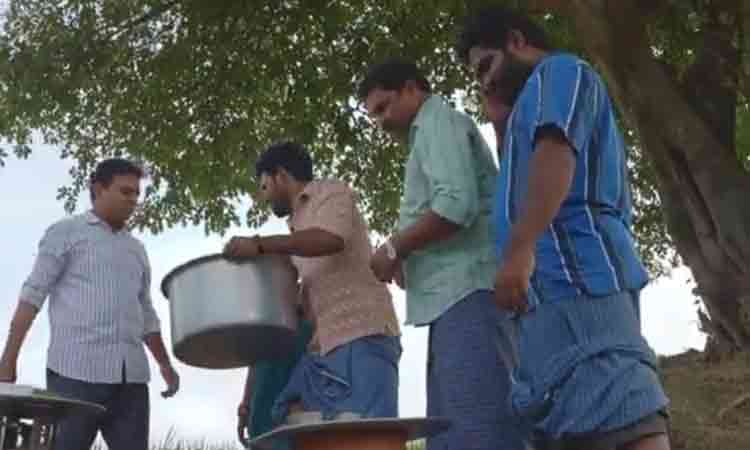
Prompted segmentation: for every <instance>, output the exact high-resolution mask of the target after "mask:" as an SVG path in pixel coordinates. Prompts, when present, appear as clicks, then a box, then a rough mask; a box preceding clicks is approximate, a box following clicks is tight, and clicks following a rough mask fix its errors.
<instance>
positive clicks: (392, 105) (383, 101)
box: [365, 87, 416, 135]
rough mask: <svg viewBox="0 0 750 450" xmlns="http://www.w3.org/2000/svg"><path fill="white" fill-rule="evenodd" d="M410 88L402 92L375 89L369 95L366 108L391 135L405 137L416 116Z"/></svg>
mask: <svg viewBox="0 0 750 450" xmlns="http://www.w3.org/2000/svg"><path fill="white" fill-rule="evenodd" d="M409 89H410V88H408V87H404V88H403V89H401V90H400V91H389V90H384V89H380V88H375V89H373V90H372V91H370V93H369V94H367V98H366V99H365V108H367V113H368V114H369V115H370V118H372V119H373V120H374V121H375V123H377V125H378V126H379V127H380V128H382V129H383V130H385V131H386V132H388V133H390V134H397V135H403V134H404V133H405V132H406V131H408V129H409V125H410V124H411V121H412V119H413V118H414V115H415V114H416V110H415V106H414V104H415V103H414V102H412V101H410V97H409V92H408V91H409Z"/></svg>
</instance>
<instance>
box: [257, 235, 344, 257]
mask: <svg viewBox="0 0 750 450" xmlns="http://www.w3.org/2000/svg"><path fill="white" fill-rule="evenodd" d="M259 241H260V245H261V247H262V248H263V253H273V254H282V255H295V256H306V257H316V256H328V255H333V254H335V253H339V252H341V251H342V250H344V240H343V239H342V238H340V237H339V236H336V235H335V234H333V233H329V232H327V231H323V230H320V229H314V228H313V229H309V230H301V231H295V232H292V233H291V234H288V235H273V236H264V237H261V238H259Z"/></svg>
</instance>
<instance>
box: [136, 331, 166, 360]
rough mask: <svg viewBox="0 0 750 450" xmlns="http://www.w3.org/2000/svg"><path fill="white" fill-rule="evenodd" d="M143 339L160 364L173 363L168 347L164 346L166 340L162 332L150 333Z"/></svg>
mask: <svg viewBox="0 0 750 450" xmlns="http://www.w3.org/2000/svg"><path fill="white" fill-rule="evenodd" d="M143 341H144V342H145V343H146V347H148V350H149V351H150V352H151V355H153V357H154V359H155V360H156V362H157V363H158V364H159V365H160V366H169V365H171V364H172V363H171V361H170V360H169V353H167V348H166V347H165V346H164V340H163V339H162V337H161V333H159V332H157V333H149V334H147V335H146V336H145V337H144V338H143Z"/></svg>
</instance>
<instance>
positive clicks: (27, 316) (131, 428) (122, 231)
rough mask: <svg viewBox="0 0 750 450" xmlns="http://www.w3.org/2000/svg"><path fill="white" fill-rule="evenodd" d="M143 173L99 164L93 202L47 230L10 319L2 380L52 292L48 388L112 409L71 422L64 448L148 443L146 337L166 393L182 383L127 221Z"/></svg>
mask: <svg viewBox="0 0 750 450" xmlns="http://www.w3.org/2000/svg"><path fill="white" fill-rule="evenodd" d="M142 176H143V172H142V171H141V169H140V168H139V167H137V166H136V165H134V164H133V163H131V162H129V161H127V160H124V159H117V158H115V159H108V160H105V161H102V162H101V163H99V165H98V166H97V167H96V170H95V172H94V174H93V175H92V177H91V186H90V189H91V199H92V202H93V209H92V210H91V211H89V212H87V213H84V214H80V215H76V216H72V217H69V218H65V219H63V220H61V221H59V222H57V223H55V224H53V225H52V226H50V227H49V228H48V229H47V231H46V233H45V234H44V237H43V238H42V240H41V242H40V243H39V252H38V254H37V258H36V261H35V263H34V268H33V270H32V272H31V274H30V275H29V278H28V279H27V280H26V282H25V283H24V285H23V288H22V290H21V295H20V299H19V302H18V306H17V309H16V312H15V315H14V317H13V320H12V322H11V325H10V332H9V336H8V340H7V342H6V344H5V350H4V351H3V355H2V359H0V381H3V382H15V381H16V366H17V360H18V354H19V352H20V349H21V346H22V344H23V341H24V338H25V336H26V334H27V332H28V330H29V328H30V327H31V324H32V323H33V321H34V318H35V317H36V315H37V313H38V312H39V310H40V309H41V308H42V306H43V305H44V303H45V300H46V299H47V297H49V299H50V301H49V321H50V344H49V348H48V353H47V388H48V389H50V390H51V391H54V392H57V393H59V394H61V395H65V396H68V397H73V398H78V399H80V400H85V401H90V402H94V403H98V404H101V405H103V406H104V407H106V408H107V412H106V413H105V414H103V415H98V416H86V415H84V416H77V417H70V418H67V419H65V420H63V421H62V422H61V423H60V424H59V425H58V432H57V436H56V440H55V449H56V450H81V449H86V448H89V447H91V445H92V443H93V441H94V439H95V437H96V434H97V433H98V432H99V431H101V433H102V436H103V438H104V440H105V441H106V442H107V446H108V447H109V449H110V450H126V449H127V450H146V449H147V448H148V428H149V426H148V425H149V398H148V387H147V384H146V383H148V381H149V368H148V359H147V357H146V353H145V351H144V349H143V346H144V344H145V345H146V346H147V347H148V349H149V350H150V352H151V354H152V355H153V356H154V358H155V359H156V361H157V362H158V364H159V368H160V371H161V375H162V377H163V378H164V380H165V381H166V383H167V386H168V387H167V390H166V391H165V392H163V393H162V396H164V397H165V398H166V397H171V396H172V395H174V394H175V393H176V392H177V390H178V389H179V376H178V375H177V372H175V370H174V368H173V367H172V364H171V362H170V358H169V356H168V354H167V351H166V349H165V347H164V342H163V340H162V337H161V332H160V322H159V318H158V317H157V315H156V311H155V310H154V308H153V305H152V303H151V295H150V289H151V268H150V267H149V264H148V259H147V256H146V251H145V249H144V247H143V245H142V244H141V242H140V241H138V240H137V239H136V238H135V237H133V236H132V235H131V234H130V233H129V232H128V230H127V227H126V223H127V221H128V219H129V218H130V216H131V215H132V214H133V212H134V211H135V207H136V204H137V202H138V197H139V195H140V180H141V178H142Z"/></svg>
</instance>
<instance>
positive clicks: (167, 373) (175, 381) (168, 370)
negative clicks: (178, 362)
mask: <svg viewBox="0 0 750 450" xmlns="http://www.w3.org/2000/svg"><path fill="white" fill-rule="evenodd" d="M159 371H160V372H161V377H162V378H163V379H164V382H165V383H167V390H166V391H164V392H162V393H161V396H162V397H163V398H169V397H172V396H173V395H175V394H176V393H177V391H179V390H180V376H179V375H178V374H177V371H175V370H174V367H172V365H171V364H162V365H161V366H159Z"/></svg>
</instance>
